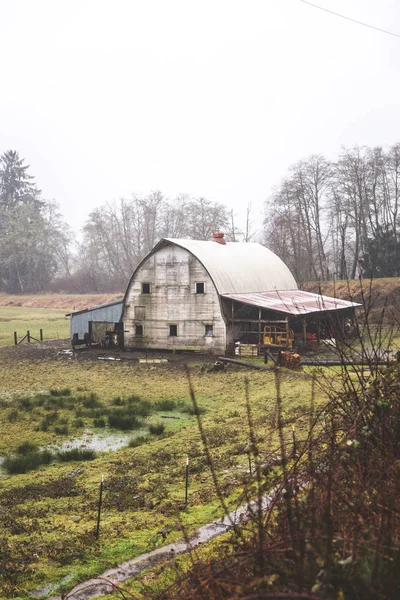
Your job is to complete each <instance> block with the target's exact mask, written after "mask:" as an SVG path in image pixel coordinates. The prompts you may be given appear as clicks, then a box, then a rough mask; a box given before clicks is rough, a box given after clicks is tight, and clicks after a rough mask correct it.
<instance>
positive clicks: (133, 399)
mask: <svg viewBox="0 0 400 600" xmlns="http://www.w3.org/2000/svg"><path fill="white" fill-rule="evenodd" d="M127 402H128V404H133V403H134V402H142V400H141V398H140V396H135V394H132V395H131V396H128V400H127Z"/></svg>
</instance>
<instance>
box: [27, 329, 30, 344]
mask: <svg viewBox="0 0 400 600" xmlns="http://www.w3.org/2000/svg"><path fill="white" fill-rule="evenodd" d="M26 338H27V340H28V344H30V343H31V334H30V332H29V330H28V331H27V332H26Z"/></svg>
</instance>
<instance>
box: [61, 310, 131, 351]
mask: <svg viewBox="0 0 400 600" xmlns="http://www.w3.org/2000/svg"><path fill="white" fill-rule="evenodd" d="M122 303H123V301H122V300H115V301H114V302H108V303H107V304H99V305H97V306H93V307H91V308H87V309H85V310H78V311H75V312H73V313H70V314H69V315H67V316H69V317H70V330H71V342H72V345H73V346H76V345H79V344H102V345H110V346H122V345H123V328H122V323H121V314H122Z"/></svg>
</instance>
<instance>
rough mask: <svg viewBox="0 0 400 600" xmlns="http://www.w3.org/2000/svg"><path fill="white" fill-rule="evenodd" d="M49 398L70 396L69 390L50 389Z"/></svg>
mask: <svg viewBox="0 0 400 600" xmlns="http://www.w3.org/2000/svg"><path fill="white" fill-rule="evenodd" d="M49 391H50V396H70V395H71V388H52V389H50V390H49Z"/></svg>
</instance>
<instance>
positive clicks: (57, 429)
mask: <svg viewBox="0 0 400 600" xmlns="http://www.w3.org/2000/svg"><path fill="white" fill-rule="evenodd" d="M54 433H57V434H58V435H68V425H55V426H54Z"/></svg>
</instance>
